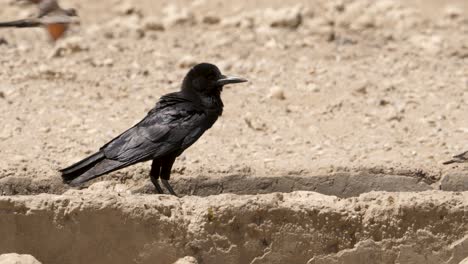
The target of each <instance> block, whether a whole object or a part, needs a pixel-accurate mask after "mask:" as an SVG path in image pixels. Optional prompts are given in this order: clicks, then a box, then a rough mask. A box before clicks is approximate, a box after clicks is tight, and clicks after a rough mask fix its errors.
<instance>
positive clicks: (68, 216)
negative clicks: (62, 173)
mask: <svg viewBox="0 0 468 264" xmlns="http://www.w3.org/2000/svg"><path fill="white" fill-rule="evenodd" d="M98 187H99V186H94V188H90V190H86V191H68V192H66V193H65V194H63V195H50V194H41V195H37V196H4V197H0V237H2V239H0V253H2V252H28V253H31V254H32V255H34V256H36V257H37V258H38V259H40V260H41V261H43V262H44V263H162V264H164V263H174V262H175V261H177V260H178V259H180V258H182V257H184V256H193V257H195V258H196V259H197V260H198V262H199V263H206V264H209V263H226V264H228V263H255V264H259V263H273V264H274V263H285V262H286V261H287V262H288V263H311V264H312V263H365V262H362V260H363V259H368V258H373V259H376V260H379V263H450V264H452V263H453V264H458V263H459V262H460V261H462V260H463V259H464V258H465V257H467V255H468V239H467V235H468V224H467V223H468V192H463V193H452V192H441V191H426V192H421V193H385V192H372V193H367V194H363V195H361V196H359V197H354V198H348V199H340V198H337V197H333V196H325V195H321V194H318V193H313V192H293V193H288V194H281V193H272V194H265V195H256V196H251V195H233V194H223V195H216V196H208V197H197V196H186V197H184V198H181V199H178V198H175V197H170V196H164V195H131V194H128V192H127V191H122V192H115V191H114V192H110V191H109V190H106V189H105V188H106V186H104V185H102V186H101V187H103V188H98ZM103 193H106V194H103Z"/></svg>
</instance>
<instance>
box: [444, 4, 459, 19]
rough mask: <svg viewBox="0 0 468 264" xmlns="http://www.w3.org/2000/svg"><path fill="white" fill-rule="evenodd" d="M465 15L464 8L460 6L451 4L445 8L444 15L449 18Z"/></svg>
mask: <svg viewBox="0 0 468 264" xmlns="http://www.w3.org/2000/svg"><path fill="white" fill-rule="evenodd" d="M462 15H463V9H461V8H460V7H459V6H454V5H450V6H447V7H446V8H445V10H444V16H445V17H447V18H449V19H457V18H459V17H461V16H462Z"/></svg>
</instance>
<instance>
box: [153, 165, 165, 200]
mask: <svg viewBox="0 0 468 264" xmlns="http://www.w3.org/2000/svg"><path fill="white" fill-rule="evenodd" d="M160 174H161V163H160V162H159V161H158V160H153V163H152V164H151V171H150V178H151V182H152V183H153V185H154V187H155V188H156V191H157V192H158V193H159V194H163V193H164V192H163V190H162V188H161V185H159V181H158V178H159V175H160Z"/></svg>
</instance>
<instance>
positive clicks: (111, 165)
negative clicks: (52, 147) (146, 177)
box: [60, 151, 127, 186]
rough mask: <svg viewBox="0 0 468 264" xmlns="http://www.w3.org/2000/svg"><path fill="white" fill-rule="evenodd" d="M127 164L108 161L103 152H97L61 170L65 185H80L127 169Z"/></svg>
mask: <svg viewBox="0 0 468 264" xmlns="http://www.w3.org/2000/svg"><path fill="white" fill-rule="evenodd" d="M126 166H127V164H125V163H122V162H120V161H116V160H110V159H106V157H105V156H104V153H103V152H102V151H100V152H97V153H95V154H93V155H91V156H89V157H87V158H85V159H83V160H81V161H79V162H77V163H75V164H73V165H71V166H69V167H67V168H65V169H62V170H60V172H61V173H62V179H63V181H64V182H65V183H68V184H70V185H72V186H77V185H80V184H82V183H84V182H87V181H89V180H91V179H94V178H96V177H99V176H101V175H103V174H106V173H109V172H111V171H115V170H118V169H120V168H123V167H126Z"/></svg>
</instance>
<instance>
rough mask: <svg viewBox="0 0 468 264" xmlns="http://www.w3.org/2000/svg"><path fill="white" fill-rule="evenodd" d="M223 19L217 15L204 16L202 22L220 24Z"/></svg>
mask: <svg viewBox="0 0 468 264" xmlns="http://www.w3.org/2000/svg"><path fill="white" fill-rule="evenodd" d="M220 21H221V19H220V18H219V17H217V16H204V17H203V18H202V22H203V23H205V24H209V25H215V24H219V22H220Z"/></svg>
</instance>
